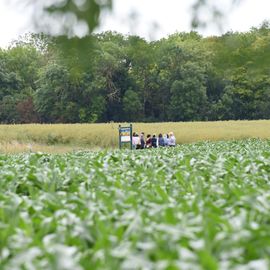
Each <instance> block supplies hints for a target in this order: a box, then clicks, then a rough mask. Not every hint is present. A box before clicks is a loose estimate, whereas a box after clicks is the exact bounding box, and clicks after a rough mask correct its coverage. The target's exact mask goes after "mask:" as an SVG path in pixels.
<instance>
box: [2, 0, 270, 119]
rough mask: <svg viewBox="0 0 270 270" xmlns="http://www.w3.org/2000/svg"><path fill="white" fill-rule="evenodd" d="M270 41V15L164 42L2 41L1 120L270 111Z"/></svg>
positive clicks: (103, 38) (111, 36) (99, 38)
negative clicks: (241, 29) (213, 33)
mask: <svg viewBox="0 0 270 270" xmlns="http://www.w3.org/2000/svg"><path fill="white" fill-rule="evenodd" d="M66 3H69V1H67V2H66ZM56 10H57V9H56ZM81 42H83V46H81ZM269 44H270V28H269V24H268V23H264V24H262V26H261V27H259V28H252V29H251V30H250V31H249V32H246V33H232V32H229V33H227V34H225V35H223V36H221V37H209V38H202V37H201V36H200V35H198V34H197V33H196V32H190V33H176V34H174V35H171V36H169V37H168V38H166V39H161V40H159V41H155V42H147V41H146V40H144V39H143V38H140V37H138V36H123V35H121V34H119V33H114V32H105V33H102V34H96V35H92V36H86V37H84V38H83V39H79V38H73V39H71V40H69V41H68V42H67V40H66V37H58V38H50V37H47V36H46V35H33V34H32V35H31V34H30V35H27V36H26V37H25V38H24V39H22V40H19V41H18V42H14V43H13V45H12V46H11V47H10V48H9V49H7V50H0V122H1V123H28V122H37V121H39V122H46V123H59V122H63V123H74V122H81V123H85V122H106V121H139V122H142V121H154V122H155V121H196V120H228V119H269V118H270V109H269V108H270V101H269V97H270V79H269V72H270V69H269V66H270V63H269V59H270V55H269V52H270V47H269V46H270V45H269ZM63 46H66V48H63ZM78 48H80V50H77V49H78ZM30 116H31V117H30Z"/></svg>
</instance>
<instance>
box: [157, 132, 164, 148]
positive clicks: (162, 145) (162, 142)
mask: <svg viewBox="0 0 270 270" xmlns="http://www.w3.org/2000/svg"><path fill="white" fill-rule="evenodd" d="M158 146H159V147H164V146H165V141H164V138H163V137H162V134H161V133H160V134H159V135H158Z"/></svg>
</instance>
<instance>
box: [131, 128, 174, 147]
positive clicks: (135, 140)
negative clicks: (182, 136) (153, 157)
mask: <svg viewBox="0 0 270 270" xmlns="http://www.w3.org/2000/svg"><path fill="white" fill-rule="evenodd" d="M175 145H176V139H175V136H174V134H173V132H170V133H168V134H164V135H162V134H161V133H160V134H159V135H158V136H156V134H153V135H151V134H148V135H147V136H146V138H145V134H144V132H141V134H140V135H139V134H138V133H136V132H133V135H132V146H133V149H144V148H157V147H166V146H170V147H173V146H175Z"/></svg>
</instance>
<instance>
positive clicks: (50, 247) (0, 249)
mask: <svg viewBox="0 0 270 270" xmlns="http://www.w3.org/2000/svg"><path fill="white" fill-rule="evenodd" d="M0 190H1V193H0V269H4V270H9V269H10V270H17V269H27V270H28V269H57V270H69V269H70V270H81V269H89V270H95V269H113V270H115V269H126V270H131V269H134V270H135V269H138V270H139V269H142V270H146V269H147V270H148V269H149V270H152V269H153V270H162V269H164V270H165V269H167V270H174V269H183V270H196V269H205V270H214V269H224V270H225V269H226V270H229V269H230V270H231V269H233V270H239V269H245V270H255V269H256V270H258V269H260V270H267V269H269V267H270V259H269V258H270V229H269V228H270V143H269V141H267V140H258V139H252V140H242V141H237V142H236V141H230V142H224V141H223V142H215V143H214V142H204V143H196V144H190V145H181V146H178V147H176V148H165V149H149V150H143V151H142V150H140V151H128V150H124V151H119V150H115V151H100V152H86V151H82V152H76V153H68V154H62V155H56V154H42V153H28V154H16V155H3V154H2V155H0Z"/></svg>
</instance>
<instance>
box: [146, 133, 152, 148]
mask: <svg viewBox="0 0 270 270" xmlns="http://www.w3.org/2000/svg"><path fill="white" fill-rule="evenodd" d="M145 147H146V148H151V147H152V138H151V135H150V134H148V135H147V136H146V142H145Z"/></svg>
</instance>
